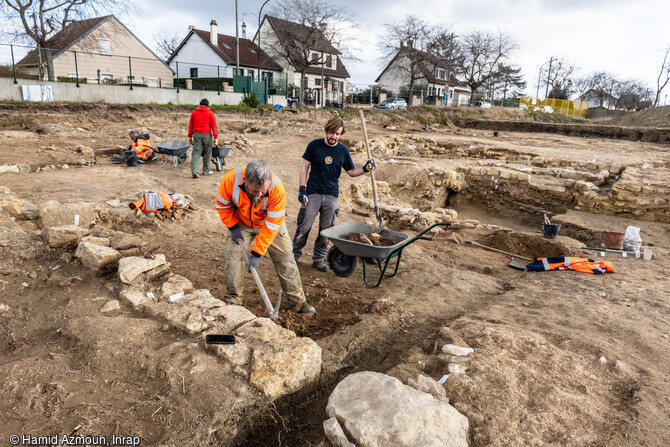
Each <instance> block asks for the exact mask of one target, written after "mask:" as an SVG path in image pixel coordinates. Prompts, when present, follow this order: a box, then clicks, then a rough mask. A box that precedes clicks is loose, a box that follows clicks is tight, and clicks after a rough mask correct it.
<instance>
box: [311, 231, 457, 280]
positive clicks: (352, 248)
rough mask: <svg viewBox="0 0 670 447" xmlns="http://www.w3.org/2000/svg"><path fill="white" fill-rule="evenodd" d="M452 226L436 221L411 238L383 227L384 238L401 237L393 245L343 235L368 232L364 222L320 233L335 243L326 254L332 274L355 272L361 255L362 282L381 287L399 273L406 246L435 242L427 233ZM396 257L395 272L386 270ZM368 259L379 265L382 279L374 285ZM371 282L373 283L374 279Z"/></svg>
mask: <svg viewBox="0 0 670 447" xmlns="http://www.w3.org/2000/svg"><path fill="white" fill-rule="evenodd" d="M449 225H451V223H449V222H439V223H436V224H434V225H431V226H430V227H428V228H426V229H425V230H423V231H422V232H421V233H419V234H418V235H416V236H414V237H413V238H411V239H410V237H409V235H407V234H405V233H399V232H397V231H391V230H387V229H384V230H382V231H381V232H380V233H379V234H380V235H381V236H382V237H383V238H385V239H389V238H395V239H398V242H397V243H395V244H394V245H391V246H376V245H370V244H365V243H363V242H358V241H350V240H348V239H343V238H342V236H345V235H347V234H350V233H363V234H366V235H368V234H369V233H370V229H371V228H372V225H366V224H362V223H355V222H344V223H341V224H337V225H335V226H334V227H331V228H328V229H326V230H323V231H322V232H321V236H323V237H325V238H328V240H330V242H332V243H333V246H332V247H331V248H330V250H328V256H327V260H328V265H330V268H331V269H332V270H333V273H335V274H336V275H337V276H341V277H347V276H350V275H351V274H353V273H354V271H356V267H358V258H362V259H363V281H364V282H365V285H366V286H368V287H370V288H373V289H374V288H376V287H379V285H380V284H381V282H382V280H383V279H384V278H385V277H387V278H391V277H393V276H395V275H396V273H398V266H399V265H400V258H401V257H402V250H403V249H404V248H405V247H407V246H408V245H409V244H411V243H413V242H415V241H417V240H419V239H421V240H424V241H432V240H433V238H432V237H429V236H424V234H426V233H427V232H429V231H430V230H432V229H433V228H435V227H437V226H449ZM394 258H395V259H396V262H395V266H394V267H393V272H392V273H386V270H387V268H388V266H389V262H390V261H391V260H392V259H394ZM368 262H370V263H371V264H376V265H377V267H378V268H379V271H380V275H379V279H378V280H377V283H376V284H374V285H373V284H371V283H370V282H368V279H367V270H366V266H365V265H366V264H367V263H368ZM372 282H373V283H374V281H372Z"/></svg>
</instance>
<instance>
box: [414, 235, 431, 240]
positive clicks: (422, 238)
mask: <svg viewBox="0 0 670 447" xmlns="http://www.w3.org/2000/svg"><path fill="white" fill-rule="evenodd" d="M417 239H421V240H422V241H432V240H433V238H432V237H430V236H419V237H417Z"/></svg>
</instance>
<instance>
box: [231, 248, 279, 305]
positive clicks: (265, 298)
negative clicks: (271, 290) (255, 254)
mask: <svg viewBox="0 0 670 447" xmlns="http://www.w3.org/2000/svg"><path fill="white" fill-rule="evenodd" d="M237 245H239V246H240V248H241V249H242V254H243V255H244V262H246V263H247V264H249V253H247V249H246V248H245V247H244V243H243V242H238V244H237ZM251 275H252V276H253V277H254V281H256V287H258V291H259V292H260V293H261V298H263V303H264V304H265V307H267V309H268V312H269V313H270V315H272V313H273V312H274V307H272V303H271V302H270V297H269V296H268V293H267V292H266V291H265V287H263V283H262V282H261V277H260V276H258V272H257V271H256V269H255V268H253V267H252V268H251Z"/></svg>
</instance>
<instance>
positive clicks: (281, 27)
mask: <svg viewBox="0 0 670 447" xmlns="http://www.w3.org/2000/svg"><path fill="white" fill-rule="evenodd" d="M254 41H255V42H257V43H258V44H259V46H261V47H262V48H264V49H265V51H267V52H268V53H269V54H270V55H271V56H272V57H273V58H274V59H275V60H276V61H277V62H278V63H279V64H280V65H281V66H282V68H283V70H284V72H285V73H286V74H287V76H288V83H289V85H291V84H292V85H294V86H298V87H299V86H300V85H301V77H302V76H303V74H302V72H304V78H303V79H302V87H303V90H304V95H305V101H306V102H307V103H312V104H314V105H315V106H324V105H326V104H328V103H339V104H341V103H342V102H343V100H344V86H345V83H346V81H347V79H348V78H349V72H348V71H347V69H346V67H345V66H344V63H343V62H342V58H341V55H342V53H341V52H340V51H339V50H338V49H337V48H335V47H334V46H333V45H332V44H331V43H330V42H329V41H328V39H327V38H326V36H325V35H324V33H323V32H322V30H321V29H319V28H310V27H307V26H305V25H301V24H299V23H294V22H289V21H287V20H282V19H278V18H277V17H272V16H268V15H266V16H264V17H263V21H262V22H261V26H260V28H259V30H258V31H256V35H255V36H254ZM294 94H297V92H295V93H294Z"/></svg>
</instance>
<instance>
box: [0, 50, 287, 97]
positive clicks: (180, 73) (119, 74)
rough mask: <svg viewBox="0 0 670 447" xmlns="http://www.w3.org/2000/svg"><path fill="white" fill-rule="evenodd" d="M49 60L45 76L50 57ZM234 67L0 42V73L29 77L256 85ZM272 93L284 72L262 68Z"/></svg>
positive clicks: (133, 84) (282, 89)
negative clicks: (239, 81) (50, 61)
mask: <svg viewBox="0 0 670 447" xmlns="http://www.w3.org/2000/svg"><path fill="white" fill-rule="evenodd" d="M49 59H51V60H52V63H51V64H52V67H53V69H52V70H51V73H52V79H49V71H50V70H48V68H47V65H48V62H47V61H48V60H49ZM234 73H235V67H231V66H223V65H212V64H205V63H196V62H179V61H173V62H171V64H170V67H168V66H167V65H166V64H165V63H164V62H163V61H162V60H160V59H156V58H144V57H135V56H121V55H118V54H106V53H93V52H86V51H69V50H67V51H62V50H56V49H49V48H35V47H28V46H24V45H13V44H4V43H0V77H5V78H13V79H14V83H17V82H18V79H26V80H32V81H40V80H42V81H46V80H51V81H54V82H71V83H75V84H77V86H79V85H80V84H92V83H93V84H103V85H125V86H128V87H129V88H130V89H133V88H137V87H153V88H173V89H177V90H179V89H193V90H206V91H217V92H222V91H224V92H225V91H234V92H239V93H242V92H244V91H254V90H256V89H255V88H254V87H253V83H254V82H253V81H252V76H253V74H252V73H254V71H252V70H247V73H248V75H247V76H234ZM261 73H262V75H263V77H264V81H265V82H267V84H268V85H267V92H268V94H270V95H286V93H287V90H288V75H287V74H282V75H277V73H272V72H261ZM233 77H235V78H245V79H247V80H245V81H244V82H242V83H241V84H240V85H242V84H244V85H246V84H247V83H249V84H251V87H248V88H247V89H239V90H238V89H235V88H234V83H233Z"/></svg>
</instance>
